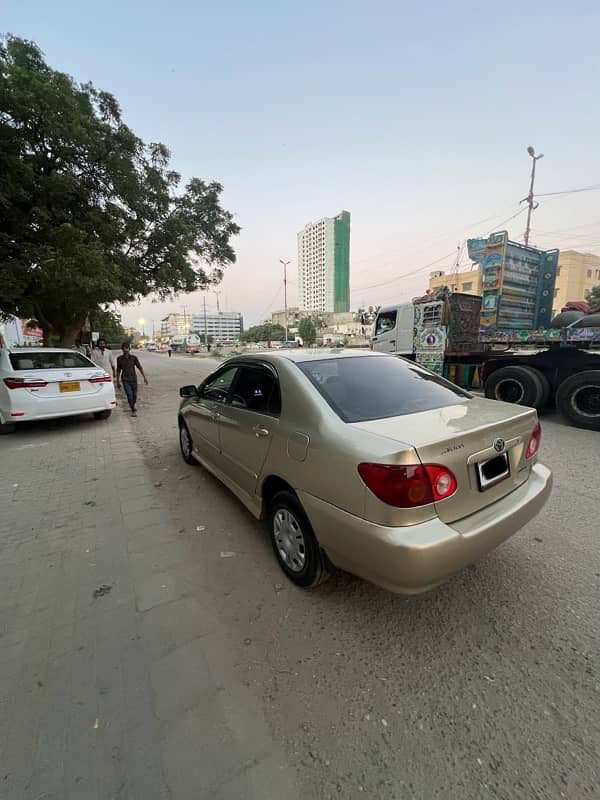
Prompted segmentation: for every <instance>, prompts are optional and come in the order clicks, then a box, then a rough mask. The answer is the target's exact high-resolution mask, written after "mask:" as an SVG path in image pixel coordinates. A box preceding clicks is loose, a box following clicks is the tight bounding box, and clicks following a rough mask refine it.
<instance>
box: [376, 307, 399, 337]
mask: <svg viewBox="0 0 600 800" xmlns="http://www.w3.org/2000/svg"><path fill="white" fill-rule="evenodd" d="M395 327H396V312H395V311H384V312H383V313H380V314H378V315H377V322H376V323H375V336H378V335H379V334H380V333H385V332H386V331H391V330H392V328H395Z"/></svg>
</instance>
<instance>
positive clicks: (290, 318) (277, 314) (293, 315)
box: [271, 306, 306, 328]
mask: <svg viewBox="0 0 600 800" xmlns="http://www.w3.org/2000/svg"><path fill="white" fill-rule="evenodd" d="M304 316H306V315H305V314H304V313H303V312H302V311H301V309H299V308H298V306H292V307H291V308H288V310H287V325H288V328H297V327H298V325H299V324H300V320H301V319H302V317H304ZM285 321H286V313H285V311H273V313H272V314H271V325H281V327H282V328H285Z"/></svg>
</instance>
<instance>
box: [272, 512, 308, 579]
mask: <svg viewBox="0 0 600 800" xmlns="http://www.w3.org/2000/svg"><path fill="white" fill-rule="evenodd" d="M273 533H274V535H275V543H276V545H277V552H278V553H279V557H280V558H281V560H282V561H283V563H284V564H285V565H286V567H288V569H290V570H292V572H301V571H302V569H303V567H304V564H305V563H306V543H305V541H304V536H303V534H302V528H301V527H300V524H299V522H298V520H297V519H296V517H295V516H294V515H293V514H292V512H291V511H288V510H287V509H286V508H280V509H278V511H277V512H276V513H275V516H274V518H273Z"/></svg>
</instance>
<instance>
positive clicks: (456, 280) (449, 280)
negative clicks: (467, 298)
mask: <svg viewBox="0 0 600 800" xmlns="http://www.w3.org/2000/svg"><path fill="white" fill-rule="evenodd" d="M443 286H447V287H448V288H449V289H450V291H451V292H462V293H463V294H481V276H480V273H479V270H478V269H470V270H468V271H467V272H444V271H443V270H441V269H438V270H436V271H435V272H432V273H431V274H430V276H429V287H428V288H429V291H430V292H435V291H436V290H437V289H441V288H442V287H443Z"/></svg>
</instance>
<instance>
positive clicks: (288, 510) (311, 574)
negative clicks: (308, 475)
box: [268, 491, 331, 589]
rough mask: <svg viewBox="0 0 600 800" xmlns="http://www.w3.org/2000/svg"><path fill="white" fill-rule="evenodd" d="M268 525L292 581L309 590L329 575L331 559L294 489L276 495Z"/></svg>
mask: <svg viewBox="0 0 600 800" xmlns="http://www.w3.org/2000/svg"><path fill="white" fill-rule="evenodd" d="M268 524H269V535H270V537H271V544H272V545H273V551H274V553H275V557H276V558H277V561H278V562H279V566H280V567H281V569H282V570H283V571H284V572H285V574H286V575H287V577H288V578H289V579H290V580H291V581H292V582H293V583H295V584H296V585H297V586H301V587H303V588H305V589H308V588H311V587H314V586H318V585H319V584H320V583H322V582H323V581H324V580H326V579H327V578H328V577H329V575H330V574H331V570H330V569H328V564H329V562H328V560H327V559H326V557H325V555H324V553H323V552H322V550H321V548H320V546H319V542H318V541H317V537H316V536H315V534H314V532H313V529H312V527H311V524H310V522H309V520H308V517H307V516H306V514H305V513H304V509H303V508H302V506H301V504H300V501H299V500H298V498H297V497H296V495H295V494H294V493H293V492H291V491H282V492H278V493H277V494H276V495H275V496H274V497H273V499H272V501H271V503H270V505H269V515H268Z"/></svg>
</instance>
